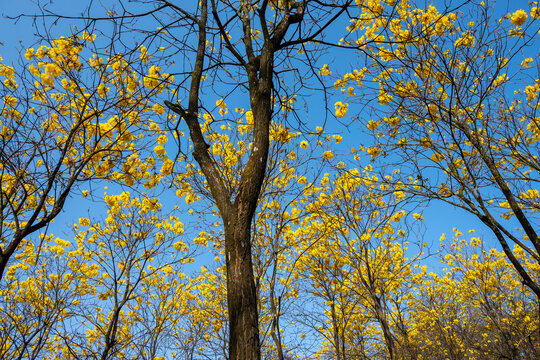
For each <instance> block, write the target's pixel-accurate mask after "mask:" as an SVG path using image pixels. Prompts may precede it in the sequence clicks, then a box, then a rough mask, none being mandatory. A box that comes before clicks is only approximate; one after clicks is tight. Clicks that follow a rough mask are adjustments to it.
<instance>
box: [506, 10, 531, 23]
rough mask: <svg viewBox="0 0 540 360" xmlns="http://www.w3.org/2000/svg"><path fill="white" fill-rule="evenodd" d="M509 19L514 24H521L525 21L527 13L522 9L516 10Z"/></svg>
mask: <svg viewBox="0 0 540 360" xmlns="http://www.w3.org/2000/svg"><path fill="white" fill-rule="evenodd" d="M510 21H511V22H512V25H514V26H521V25H523V24H524V23H525V21H527V13H526V12H525V11H523V10H518V11H516V12H515V13H513V14H512V18H511V20H510Z"/></svg>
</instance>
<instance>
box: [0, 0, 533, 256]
mask: <svg viewBox="0 0 540 360" xmlns="http://www.w3.org/2000/svg"><path fill="white" fill-rule="evenodd" d="M435 3H438V2H437V1H436V2H435ZM41 4H42V5H45V7H46V8H48V9H51V10H52V11H59V12H62V13H64V14H68V15H79V14H80V13H81V11H83V10H84V7H85V6H86V5H87V4H88V2H86V1H69V0H51V1H42V2H41ZM496 4H497V8H496V10H497V11H498V12H500V13H501V14H504V13H506V12H513V11H515V10H516V9H519V8H526V7H527V6H528V1H525V0H521V1H509V0H508V1H497V2H496ZM98 6H99V5H98ZM0 8H1V9H2V10H1V14H2V18H0V30H1V33H2V34H5V36H4V38H3V39H0V42H1V43H2V44H1V45H0V55H1V56H2V57H3V58H4V62H5V63H12V62H13V63H16V62H17V58H18V56H19V51H20V50H21V49H22V48H26V47H32V46H35V43H36V41H37V40H36V38H35V37H34V33H35V32H36V31H35V29H34V28H33V26H32V20H31V19H30V18H26V17H23V18H20V19H19V20H18V21H16V22H15V21H14V20H10V19H7V18H5V16H16V15H18V14H36V13H38V12H39V10H38V7H36V4H35V3H34V2H33V1H27V0H20V1H9V0H0ZM66 23H67V22H60V23H59V24H60V25H58V26H56V27H53V34H54V35H61V34H63V33H68V32H69V30H70V29H69V27H68V26H66ZM37 24H38V26H39V22H37ZM351 59H354V58H353V57H351ZM352 61H354V60H352ZM332 66H333V67H334V68H349V67H350V68H352V67H353V65H352V64H350V63H349V59H348V58H334V59H333V62H332ZM218 98H219V97H218V96H216V99H218ZM321 100H323V99H322V98H321V97H320V95H319V94H314V95H313V96H312V97H309V98H306V99H304V101H306V103H308V104H309V107H310V111H309V114H307V116H308V118H309V119H310V120H309V121H310V123H309V124H310V126H311V127H312V128H315V126H317V125H322V123H323V122H324V118H323V117H321V116H320V115H321V114H322V112H321V110H322V107H320V106H318V104H320V103H321ZM238 101H239V102H244V103H245V100H241V99H238ZM234 106H241V105H240V104H235V105H234ZM332 121H333V119H329V123H332ZM361 126H363V125H362V124H353V125H352V126H351V127H350V131H347V130H344V129H343V128H341V127H339V126H335V125H334V126H332V125H330V126H329V127H328V128H327V129H328V130H329V131H330V132H331V131H335V132H337V133H340V134H341V135H342V136H343V138H344V145H346V146H348V147H352V146H357V145H356V144H357V141H358V133H359V132H358V128H359V127H361ZM344 149H345V148H344ZM95 188H96V189H99V190H97V191H96V195H97V196H100V195H101V194H100V192H102V190H101V189H102V187H100V185H99V184H98V185H97V186H95ZM97 209H100V206H99V205H97V204H92V203H91V202H89V201H86V202H84V206H81V202H80V200H77V201H75V200H73V199H71V200H70V201H68V203H67V204H66V207H65V211H64V214H63V215H61V216H60V217H59V218H58V219H57V224H59V225H60V226H61V227H63V226H64V225H66V223H67V224H69V223H73V220H72V219H73V216H74V215H75V216H76V217H79V216H87V215H88V213H89V212H96V210H97ZM423 215H424V218H425V222H424V224H425V233H424V237H425V238H424V241H427V242H428V243H430V244H434V245H435V247H437V246H438V239H439V237H440V236H441V234H442V233H447V234H451V233H452V229H453V228H454V227H457V228H459V229H460V230H461V231H463V232H466V231H467V230H468V229H477V235H480V236H482V235H485V236H483V237H484V239H485V240H486V241H487V242H488V243H489V244H494V245H496V242H493V241H489V239H491V238H492V236H491V233H490V232H489V231H487V230H486V229H485V228H484V227H483V226H482V224H480V222H479V221H478V220H477V219H476V218H475V217H474V216H472V215H470V214H468V213H465V212H464V211H463V210H459V209H455V208H452V207H449V206H446V205H444V204H441V203H436V202H432V203H430V204H429V205H426V207H425V209H424V213H423ZM53 230H54V229H53ZM59 235H60V234H59ZM62 235H64V234H62Z"/></svg>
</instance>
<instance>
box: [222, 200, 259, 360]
mask: <svg viewBox="0 0 540 360" xmlns="http://www.w3.org/2000/svg"><path fill="white" fill-rule="evenodd" d="M240 205H241V204H240ZM233 217H234V219H232V221H231V223H230V224H227V225H225V256H226V264H227V307H228V309H229V359H230V360H233V359H235V360H240V359H245V360H258V359H260V357H261V350H260V343H259V315H258V312H257V295H256V290H255V282H254V280H253V279H254V277H253V266H252V261H251V232H250V228H251V221H246V219H244V216H242V214H240V213H239V212H235V214H234V215H233Z"/></svg>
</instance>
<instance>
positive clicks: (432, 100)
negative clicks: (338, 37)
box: [338, 4, 540, 296]
mask: <svg viewBox="0 0 540 360" xmlns="http://www.w3.org/2000/svg"><path fill="white" fill-rule="evenodd" d="M397 11H398V12H399V13H400V14H401V15H400V17H396V18H394V19H385V20H381V21H379V22H375V23H373V24H368V25H367V26H366V25H362V21H359V22H357V23H356V24H355V25H354V26H353V27H352V28H351V30H353V31H352V33H351V37H350V38H349V39H348V41H349V42H350V43H356V44H357V46H358V47H359V49H361V50H362V51H365V52H367V53H369V54H370V56H371V57H372V58H373V62H372V63H371V66H369V67H366V68H364V69H362V70H361V73H362V76H363V77H364V78H365V79H366V80H368V81H371V80H373V81H374V82H375V85H376V88H375V89H373V90H375V91H377V93H376V96H377V97H378V103H379V106H378V107H377V109H375V110H374V118H373V119H372V120H370V121H369V122H367V123H366V125H367V128H368V129H369V130H370V131H371V132H372V134H373V135H374V142H373V143H372V144H371V145H370V146H366V147H365V149H364V150H365V151H366V152H367V153H368V154H369V155H370V156H371V157H372V158H373V159H377V163H378V164H380V165H382V166H384V167H385V168H387V169H390V170H392V171H393V170H394V169H398V170H399V171H400V173H399V174H394V175H392V179H388V178H384V179H385V181H386V182H388V183H390V184H392V185H395V184H404V185H403V186H405V187H406V192H407V193H408V194H409V195H410V196H414V197H421V198H423V199H437V200H441V201H444V202H446V203H448V204H450V205H451V206H454V207H458V208H461V209H464V210H466V211H468V212H469V213H471V214H473V215H474V216H476V217H477V218H478V219H479V220H480V221H481V222H482V223H484V224H485V225H486V226H487V227H488V228H489V229H490V230H491V231H492V232H493V235H494V236H495V237H496V238H497V240H498V241H499V243H500V244H501V246H502V248H503V250H504V252H505V254H506V256H507V257H508V258H509V259H510V261H511V263H512V265H513V266H514V268H515V269H516V271H517V272H518V273H519V276H520V277H521V279H522V281H523V282H524V283H525V284H526V285H527V286H529V287H530V288H531V289H532V290H533V291H534V293H535V294H536V295H537V296H540V287H539V283H538V280H537V279H538V278H537V277H536V274H535V273H534V272H533V273H530V272H528V271H527V270H526V269H525V266H524V264H523V263H522V262H521V261H519V259H518V258H517V257H516V256H515V255H514V254H513V252H512V248H511V244H514V245H516V246H518V247H519V248H521V249H522V250H524V251H526V252H527V253H528V254H529V255H530V256H531V257H532V258H534V259H535V261H536V262H538V261H540V256H539V254H540V253H539V250H540V246H539V245H540V243H539V241H538V235H537V226H538V223H537V217H536V215H535V212H536V211H538V194H537V189H536V184H537V182H538V169H539V167H538V156H537V154H538V150H539V148H538V119H537V114H536V112H537V108H538V96H537V91H536V90H535V89H536V85H535V83H536V80H535V79H536V76H537V74H536V71H537V70H536V66H535V64H536V63H535V61H536V60H534V59H533V57H532V56H534V55H535V54H534V51H533V49H532V47H533V46H534V44H535V41H536V35H537V34H536V30H534V29H535V28H534V26H535V24H536V21H537V18H538V13H537V8H536V7H532V8H531V9H530V11H529V10H528V11H527V12H525V11H524V10H518V11H516V12H514V13H513V14H508V15H507V16H505V17H503V18H502V19H501V21H498V18H497V15H496V14H495V13H494V12H495V11H496V10H494V9H493V7H491V6H488V5H485V4H478V5H477V4H471V5H470V6H464V7H462V8H460V9H459V10H458V11H457V12H453V13H448V14H444V13H441V12H439V11H438V9H436V8H435V7H434V6H428V7H427V8H425V9H415V10H414V11H407V10H406V9H404V8H401V7H398V8H397ZM366 27H367V29H368V32H369V38H367V40H369V39H371V40H372V42H371V43H367V44H366V43H365V41H366V39H364V38H365V36H364V31H359V30H360V29H363V28H366ZM355 39H356V41H354V40H355ZM352 80H353V79H352V78H351V76H349V75H346V76H345V77H344V78H343V79H342V81H340V82H339V83H338V86H341V87H345V86H347V84H348V83H350V82H351V81H352ZM380 114H384V115H380ZM381 179H383V178H382V177H381ZM516 226H518V228H516Z"/></svg>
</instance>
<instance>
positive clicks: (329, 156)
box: [323, 150, 334, 160]
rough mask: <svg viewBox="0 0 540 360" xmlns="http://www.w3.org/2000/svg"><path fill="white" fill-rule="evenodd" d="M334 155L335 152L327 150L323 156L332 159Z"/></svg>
mask: <svg viewBox="0 0 540 360" xmlns="http://www.w3.org/2000/svg"><path fill="white" fill-rule="evenodd" d="M333 157H334V153H333V152H332V151H330V150H326V151H325V152H324V153H323V158H324V159H325V160H330V159H332V158H333Z"/></svg>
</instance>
